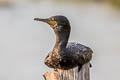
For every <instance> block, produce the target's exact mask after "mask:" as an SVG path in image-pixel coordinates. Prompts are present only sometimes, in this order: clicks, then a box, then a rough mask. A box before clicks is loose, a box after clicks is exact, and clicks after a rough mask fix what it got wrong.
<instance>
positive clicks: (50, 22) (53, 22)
mask: <svg viewBox="0 0 120 80" xmlns="http://www.w3.org/2000/svg"><path fill="white" fill-rule="evenodd" d="M47 23H48V24H49V25H50V26H55V25H57V22H56V21H49V22H47Z"/></svg>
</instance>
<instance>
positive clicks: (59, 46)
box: [53, 31, 70, 53]
mask: <svg viewBox="0 0 120 80" xmlns="http://www.w3.org/2000/svg"><path fill="white" fill-rule="evenodd" d="M55 34H56V43H55V46H54V48H53V51H55V52H57V53H59V52H60V51H63V50H64V49H65V48H66V45H67V43H68V39H69V35H70V31H64V32H60V33H55Z"/></svg>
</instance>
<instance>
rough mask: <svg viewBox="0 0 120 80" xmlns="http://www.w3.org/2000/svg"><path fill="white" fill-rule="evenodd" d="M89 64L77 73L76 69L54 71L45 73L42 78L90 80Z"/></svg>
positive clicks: (52, 79) (51, 79) (48, 79)
mask: <svg viewBox="0 0 120 80" xmlns="http://www.w3.org/2000/svg"><path fill="white" fill-rule="evenodd" d="M89 66H90V64H89V63H86V64H84V65H83V66H82V68H81V70H80V71H79V72H78V67H75V68H73V69H70V70H60V69H59V70H55V69H53V70H52V71H51V72H46V73H45V74H44V75H43V76H44V78H45V80H90V70H89V68H90V67H89Z"/></svg>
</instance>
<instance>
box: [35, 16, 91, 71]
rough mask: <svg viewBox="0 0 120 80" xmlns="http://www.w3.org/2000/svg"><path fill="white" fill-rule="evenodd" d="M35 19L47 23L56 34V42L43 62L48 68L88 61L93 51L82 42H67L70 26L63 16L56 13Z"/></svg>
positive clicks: (63, 67) (63, 66)
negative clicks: (48, 16)
mask: <svg viewBox="0 0 120 80" xmlns="http://www.w3.org/2000/svg"><path fill="white" fill-rule="evenodd" d="M34 20H36V21H42V22H45V23H48V24H49V25H50V26H51V28H52V29H53V30H54V32H55V35H56V43H55V46H54V48H53V50H52V51H51V52H49V54H48V56H47V57H46V59H45V62H44V63H45V64H46V65H47V66H48V67H50V68H55V69H63V70H68V69H71V68H74V67H76V66H79V70H80V69H81V67H82V65H83V64H85V63H88V62H89V61H90V60H91V58H92V53H93V51H92V50H91V49H90V48H89V47H87V46H84V45H82V44H79V43H76V42H69V43H68V39H69V35H70V30H71V26H70V23H69V21H68V19H67V18H66V17H65V16H61V15H57V16H52V17H50V18H47V19H41V18H35V19H34Z"/></svg>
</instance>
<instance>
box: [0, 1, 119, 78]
mask: <svg viewBox="0 0 120 80" xmlns="http://www.w3.org/2000/svg"><path fill="white" fill-rule="evenodd" d="M54 15H64V16H66V17H68V19H69V20H70V23H71V26H72V31H71V36H70V41H76V42H80V43H81V44H84V45H87V46H89V47H91V48H92V49H93V51H94V54H93V59H92V61H91V63H92V68H91V80H120V77H119V75H120V63H119V61H120V0H0V80H44V78H43V76H42V75H43V74H44V73H45V72H46V71H49V70H50V69H49V68H48V67H47V66H45V65H44V59H45V57H46V56H47V54H48V52H49V51H51V50H52V48H53V46H54V43H55V35H54V32H53V31H52V29H51V28H50V27H49V26H48V25H47V24H45V23H40V22H35V21H34V20H33V19H34V18H35V17H40V18H46V17H50V16H54Z"/></svg>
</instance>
